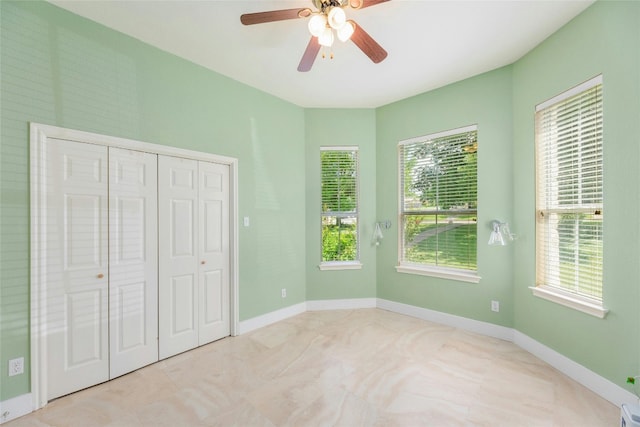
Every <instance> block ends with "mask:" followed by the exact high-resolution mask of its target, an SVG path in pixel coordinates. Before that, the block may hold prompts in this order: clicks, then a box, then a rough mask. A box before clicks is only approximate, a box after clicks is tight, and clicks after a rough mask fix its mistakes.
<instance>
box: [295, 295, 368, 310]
mask: <svg viewBox="0 0 640 427" xmlns="http://www.w3.org/2000/svg"><path fill="white" fill-rule="evenodd" d="M376 307H377V301H376V298H352V299H326V300H315V301H307V311H321V310H354V309H358V308H376Z"/></svg>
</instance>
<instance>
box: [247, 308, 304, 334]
mask: <svg viewBox="0 0 640 427" xmlns="http://www.w3.org/2000/svg"><path fill="white" fill-rule="evenodd" d="M305 311H307V304H306V303H304V302H301V303H300V304H295V305H291V306H289V307H285V308H281V309H280V310H276V311H272V312H269V313H266V314H263V315H260V316H256V317H252V318H251V319H247V320H243V321H241V322H240V324H239V325H238V326H239V327H238V329H239V331H238V332H239V334H240V335H242V334H246V333H247V332H251V331H253V330H255V329H258V328H262V327H264V326H267V325H271V324H272V323H276V322H279V321H281V320H284V319H287V318H289V317H293V316H297V315H298V314H301V313H304V312H305Z"/></svg>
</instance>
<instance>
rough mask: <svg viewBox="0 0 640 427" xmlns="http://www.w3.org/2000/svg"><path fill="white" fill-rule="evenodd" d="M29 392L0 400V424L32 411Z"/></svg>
mask: <svg viewBox="0 0 640 427" xmlns="http://www.w3.org/2000/svg"><path fill="white" fill-rule="evenodd" d="M32 403H33V401H32V396H31V393H27V394H22V395H20V396H16V397H13V398H11V399H7V400H5V401H2V402H0V424H2V423H6V422H9V421H11V420H15V419H16V418H18V417H21V416H23V415H27V414H30V413H31V412H33V405H32Z"/></svg>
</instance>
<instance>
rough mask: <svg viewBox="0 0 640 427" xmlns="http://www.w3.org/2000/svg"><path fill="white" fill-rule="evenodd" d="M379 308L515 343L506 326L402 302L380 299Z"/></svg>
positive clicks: (510, 331)
mask: <svg viewBox="0 0 640 427" xmlns="http://www.w3.org/2000/svg"><path fill="white" fill-rule="evenodd" d="M377 307H378V308H381V309H383V310H388V311H393V312H394V313H399V314H404V315H407V316H411V317H417V318H418V319H422V320H428V321H430V322H435V323H440V324H443V325H447V326H453V327H454V328H460V329H464V330H465V331H471V332H475V333H478V334H481V335H487V336H490V337H494V338H499V339H502V340H506V341H513V329H511V328H507V327H505V326H500V325H494V324H493V323H488V322H481V321H479V320H473V319H469V318H466V317H462V316H456V315H454V314H448V313H443V312H441V311H435V310H429V309H428V308H422V307H416V306H414V305H409V304H403V303H400V302H395V301H389V300H386V299H382V298H378V304H377Z"/></svg>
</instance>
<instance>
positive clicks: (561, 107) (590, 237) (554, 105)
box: [534, 76, 606, 317]
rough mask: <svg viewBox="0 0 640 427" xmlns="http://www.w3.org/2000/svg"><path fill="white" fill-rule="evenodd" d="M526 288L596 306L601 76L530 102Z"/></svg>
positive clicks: (596, 310) (597, 311)
mask: <svg viewBox="0 0 640 427" xmlns="http://www.w3.org/2000/svg"><path fill="white" fill-rule="evenodd" d="M535 124H536V216H537V220H536V287H535V288H534V293H535V294H536V295H538V296H541V297H545V298H548V299H551V300H554V301H556V302H559V303H561V304H565V305H568V306H571V307H574V308H577V309H579V310H582V311H586V312H588V313H590V314H594V315H597V316H600V317H604V315H605V314H606V311H605V310H604V309H603V308H602V223H603V219H604V212H603V203H602V172H603V170H602V169H603V168H602V125H603V123H602V77H601V76H599V77H596V78H595V79H592V80H590V81H588V82H586V83H583V84H582V85H580V86H578V87H576V88H573V89H571V90H569V91H567V92H564V93H562V94H560V95H558V96H556V97H555V98H553V99H551V100H549V101H547V102H544V103H542V104H540V105H538V106H537V107H536V116H535Z"/></svg>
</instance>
